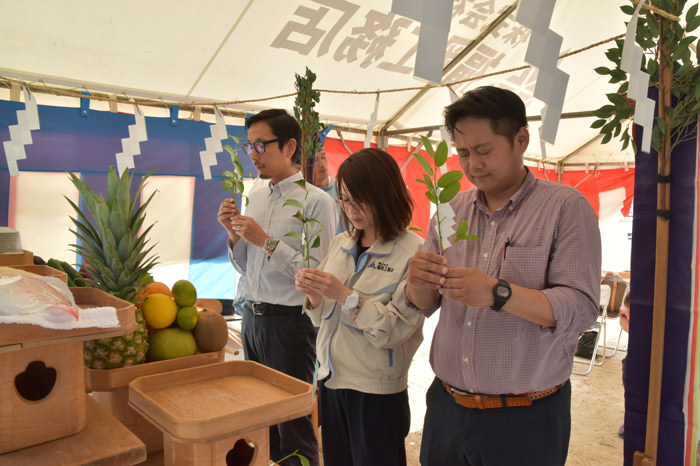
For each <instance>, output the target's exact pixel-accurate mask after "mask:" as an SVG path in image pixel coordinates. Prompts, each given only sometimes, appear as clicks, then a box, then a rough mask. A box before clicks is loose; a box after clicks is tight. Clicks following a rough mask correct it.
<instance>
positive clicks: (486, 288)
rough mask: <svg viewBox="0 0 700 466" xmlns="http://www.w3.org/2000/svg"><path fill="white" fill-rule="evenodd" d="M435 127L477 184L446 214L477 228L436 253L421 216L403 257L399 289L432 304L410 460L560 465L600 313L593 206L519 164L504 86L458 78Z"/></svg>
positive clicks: (426, 310) (521, 126)
mask: <svg viewBox="0 0 700 466" xmlns="http://www.w3.org/2000/svg"><path fill="white" fill-rule="evenodd" d="M445 126H446V127H447V129H448V130H449V131H450V133H451V135H452V137H453V139H454V143H455V147H456V149H457V154H458V156H459V163H460V165H461V167H462V171H464V174H465V175H466V177H467V178H468V179H469V181H471V182H472V183H473V184H474V185H475V186H476V189H472V190H470V191H466V192H463V193H460V194H459V195H457V196H456V197H455V198H454V200H453V201H452V202H451V206H452V208H453V210H454V211H455V213H456V218H455V219H456V220H457V221H459V220H462V219H464V220H466V221H467V222H468V224H469V233H470V234H475V235H478V236H479V238H480V239H479V240H476V241H459V242H457V243H455V244H454V245H453V246H451V247H449V248H448V249H447V250H446V251H445V253H444V256H440V255H439V253H438V251H439V247H438V238H437V235H436V232H435V228H434V224H435V218H433V220H432V221H431V226H430V229H429V231H428V235H427V239H426V241H425V244H424V246H423V248H422V250H421V251H420V252H418V253H417V254H416V255H415V256H414V258H413V259H412V260H411V264H410V267H409V273H408V283H407V285H406V288H405V295H406V298H407V299H408V300H409V302H411V303H412V304H413V305H414V306H415V307H416V308H417V310H418V311H419V312H421V313H423V314H425V315H426V316H430V315H431V314H433V313H434V312H435V311H436V310H437V309H438V308H440V317H439V321H438V324H437V327H436V330H435V335H434V336H433V343H432V348H431V351H430V363H431V365H432V367H433V371H434V372H435V375H436V378H435V380H434V381H433V383H432V385H431V387H430V389H429V390H428V393H427V396H426V403H427V411H426V416H425V424H424V427H423V440H422V445H421V464H422V465H423V466H437V465H440V466H442V465H469V466H476V465H479V466H508V465H518V466H523V465H533V466H535V465H536V466H548V465H564V464H565V462H566V456H567V452H568V447H569V435H570V431H571V409H570V408H571V384H570V383H568V380H569V376H570V374H571V369H572V365H573V356H574V352H575V350H576V343H577V340H578V335H579V333H580V332H582V331H583V330H585V329H586V328H588V327H589V326H590V325H591V324H592V323H593V322H594V321H595V320H596V317H597V315H598V301H599V293H600V267H601V246H600V232H599V229H598V220H597V218H596V214H595V212H594V211H593V209H592V208H591V206H590V204H589V203H588V201H587V200H586V198H585V197H584V196H583V195H582V194H581V193H580V192H579V191H578V190H576V189H574V188H572V187H569V186H563V185H560V184H557V183H553V182H549V181H544V180H539V179H536V178H535V177H534V175H533V174H532V172H531V171H530V170H529V169H528V168H527V167H526V166H525V165H524V163H523V154H524V153H525V150H526V149H527V146H528V143H529V140H530V135H529V132H528V129H527V120H526V116H525V106H524V104H523V102H522V100H521V99H520V98H519V97H518V96H517V95H515V94H514V93H512V92H510V91H507V90H504V89H500V88H496V87H490V86H487V87H481V88H478V89H475V90H472V91H469V92H467V93H466V94H465V95H464V96H463V97H462V98H461V99H459V100H458V101H456V102H454V103H453V104H451V105H450V106H448V107H447V108H446V109H445Z"/></svg>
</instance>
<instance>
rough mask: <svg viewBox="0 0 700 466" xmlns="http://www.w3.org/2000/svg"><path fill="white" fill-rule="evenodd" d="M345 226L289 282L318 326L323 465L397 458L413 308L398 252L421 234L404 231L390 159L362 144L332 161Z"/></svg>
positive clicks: (401, 452)
mask: <svg viewBox="0 0 700 466" xmlns="http://www.w3.org/2000/svg"><path fill="white" fill-rule="evenodd" d="M338 187H339V194H340V196H339V199H338V202H339V204H340V205H341V207H342V211H343V217H344V220H345V223H346V229H347V231H346V232H345V233H341V234H339V235H338V236H336V237H335V239H334V240H333V242H332V243H331V246H330V249H329V252H328V255H327V256H326V258H325V259H324V260H323V262H322V263H321V264H320V266H319V268H318V269H310V268H306V269H301V270H300V271H299V272H298V273H297V276H296V287H297V289H298V290H299V291H301V292H302V293H305V294H306V295H307V299H306V302H305V304H304V312H306V313H307V314H308V315H309V316H310V317H311V320H312V322H313V323H314V325H316V326H317V327H320V328H319V332H318V338H317V341H316V354H317V357H318V360H319V364H320V367H319V380H320V383H319V388H320V393H319V403H320V409H319V412H320V418H321V424H322V426H323V429H322V438H323V460H324V464H325V465H326V466H336V465H340V466H344V465H349V466H359V465H371V464H381V465H383V466H392V465H405V464H406V452H405V448H404V441H405V437H406V435H407V434H408V430H409V426H410V410H409V404H408V393H407V387H408V381H407V379H408V368H409V366H410V364H411V360H412V358H413V355H414V354H415V352H416V350H417V349H418V346H419V345H420V343H421V341H422V340H423V334H422V325H423V317H422V316H421V315H420V314H418V313H417V312H415V311H414V310H413V308H412V307H410V306H409V305H408V303H407V302H406V301H405V300H403V299H398V296H399V295H400V293H399V291H400V290H402V289H403V287H404V286H405V284H406V274H407V271H408V261H409V260H410V259H411V257H413V255H414V254H415V253H416V252H417V251H418V250H419V248H420V246H421V245H422V243H423V240H422V239H421V238H420V237H419V236H418V235H416V234H415V233H412V232H409V231H407V227H408V225H409V223H410V221H411V216H412V210H413V202H412V200H411V197H410V195H409V193H408V190H407V189H406V185H405V183H404V181H403V179H402V177H401V172H400V170H399V167H398V165H397V164H396V161H395V160H394V159H393V158H392V157H391V156H390V155H389V154H387V153H386V152H384V151H382V150H379V149H363V150H360V151H359V152H356V153H355V154H353V155H351V156H350V157H349V158H348V159H346V160H345V161H344V162H343V164H342V165H341V166H340V168H339V169H338Z"/></svg>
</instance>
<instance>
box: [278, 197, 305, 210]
mask: <svg viewBox="0 0 700 466" xmlns="http://www.w3.org/2000/svg"><path fill="white" fill-rule="evenodd" d="M282 205H283V206H292V207H296V208H297V209H301V210H304V204H302V203H301V202H299V201H297V200H296V199H287V200H286V201H284V204H282Z"/></svg>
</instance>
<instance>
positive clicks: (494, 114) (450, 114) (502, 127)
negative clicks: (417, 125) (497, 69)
mask: <svg viewBox="0 0 700 466" xmlns="http://www.w3.org/2000/svg"><path fill="white" fill-rule="evenodd" d="M469 117H473V118H485V119H488V120H490V121H491V129H493V132H494V133H496V134H498V135H501V136H504V137H506V138H507V139H508V140H509V141H513V140H514V139H515V135H516V134H517V133H518V131H520V128H522V127H523V126H524V127H527V117H526V114H525V104H524V103H523V101H522V99H521V98H520V97H518V95H517V94H515V93H514V92H512V91H509V90H507V89H501V88H500V87H494V86H482V87H478V88H476V89H473V90H471V91H467V92H466V93H465V94H464V95H463V96H462V97H461V98H460V99H459V100H457V101H456V102H454V103H452V104H450V105H448V106H447V107H445V127H446V128H447V130H448V131H449V133H450V136H452V139H454V135H455V129H456V125H457V122H459V120H461V119H462V118H469Z"/></svg>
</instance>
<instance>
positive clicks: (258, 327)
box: [241, 306, 319, 466]
mask: <svg viewBox="0 0 700 466" xmlns="http://www.w3.org/2000/svg"><path fill="white" fill-rule="evenodd" d="M241 337H242V340H243V352H244V355H245V358H246V359H248V360H250V361H255V362H259V363H261V364H264V365H265V366H268V367H271V368H273V369H276V370H278V371H280V372H284V373H285V374H288V375H291V376H292V377H296V378H298V379H300V380H303V381H305V382H308V383H312V382H313V374H314V363H315V361H316V329H315V328H314V326H313V325H312V324H311V320H310V319H309V318H308V316H306V314H303V313H302V312H301V306H299V312H298V313H297V312H294V313H292V312H289V313H285V314H276V315H260V316H259V315H254V314H253V313H252V312H251V311H250V310H249V309H248V308H245V309H244V312H243V321H242V323H241ZM295 450H299V453H300V454H302V455H304V456H305V457H306V458H307V459H308V460H309V463H310V464H311V466H318V464H319V456H318V442H317V441H316V434H315V432H314V426H313V423H312V422H311V416H305V417H302V418H299V419H294V420H292V421H288V422H284V423H282V424H277V425H275V426H271V427H270V459H271V460H273V461H279V460H280V459H282V458H284V457H285V456H287V455H289V454H290V453H292V452H294V451H295ZM280 464H281V465H282V466H291V465H294V466H296V465H300V464H301V462H300V461H299V459H298V458H296V457H294V458H290V459H289V460H287V461H284V462H282V463H280Z"/></svg>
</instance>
